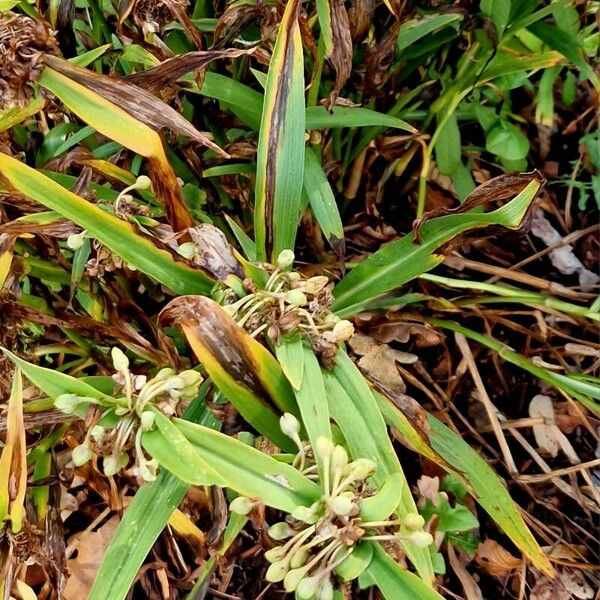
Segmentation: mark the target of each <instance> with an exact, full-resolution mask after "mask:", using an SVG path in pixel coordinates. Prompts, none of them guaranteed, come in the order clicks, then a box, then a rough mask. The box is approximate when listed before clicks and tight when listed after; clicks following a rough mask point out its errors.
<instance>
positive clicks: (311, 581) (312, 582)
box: [296, 576, 319, 600]
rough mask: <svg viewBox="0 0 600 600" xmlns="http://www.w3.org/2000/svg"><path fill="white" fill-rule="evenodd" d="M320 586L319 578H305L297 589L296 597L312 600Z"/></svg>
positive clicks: (301, 599)
mask: <svg viewBox="0 0 600 600" xmlns="http://www.w3.org/2000/svg"><path fill="white" fill-rule="evenodd" d="M318 585H319V578H318V577H315V576H313V577H305V578H304V579H302V580H300V583H299V584H298V587H296V596H297V597H298V598H299V599H300V600H310V598H312V597H313V596H314V595H315V594H316V592H317V587H318Z"/></svg>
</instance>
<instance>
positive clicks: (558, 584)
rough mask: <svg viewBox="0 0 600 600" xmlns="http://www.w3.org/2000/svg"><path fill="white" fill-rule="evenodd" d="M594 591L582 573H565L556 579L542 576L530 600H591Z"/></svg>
mask: <svg viewBox="0 0 600 600" xmlns="http://www.w3.org/2000/svg"><path fill="white" fill-rule="evenodd" d="M593 597H594V591H593V590H592V588H591V587H590V586H589V585H588V583H587V582H586V581H585V579H584V577H583V575H582V573H581V572H580V571H563V572H561V573H559V575H558V577H556V578H555V579H549V578H548V577H546V576H545V575H543V576H541V577H540V579H538V581H537V582H536V584H535V586H534V587H533V589H532V590H531V596H530V600H571V599H572V598H577V599H578V600H590V599H591V598H593Z"/></svg>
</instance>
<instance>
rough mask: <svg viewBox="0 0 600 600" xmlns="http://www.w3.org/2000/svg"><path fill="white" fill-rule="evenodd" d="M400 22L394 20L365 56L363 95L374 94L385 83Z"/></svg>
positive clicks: (394, 50) (394, 49) (394, 51)
mask: <svg viewBox="0 0 600 600" xmlns="http://www.w3.org/2000/svg"><path fill="white" fill-rule="evenodd" d="M399 29H400V21H398V20H395V21H394V22H393V23H392V26H391V27H390V29H389V30H388V31H387V32H386V34H385V35H384V37H383V39H382V40H381V41H380V42H379V43H378V44H375V45H374V46H373V47H372V49H371V50H370V51H369V53H368V54H367V58H366V65H365V83H364V87H365V93H367V94H369V93H374V92H376V91H377V88H378V87H379V86H380V85H381V84H382V83H384V82H385V80H386V77H387V76H388V73H389V69H388V67H389V66H390V64H391V63H392V60H393V59H394V55H395V53H396V41H397V39H398V31H399Z"/></svg>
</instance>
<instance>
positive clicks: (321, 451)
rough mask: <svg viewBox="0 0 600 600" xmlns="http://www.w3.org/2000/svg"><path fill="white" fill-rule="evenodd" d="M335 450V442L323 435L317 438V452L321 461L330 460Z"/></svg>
mask: <svg viewBox="0 0 600 600" xmlns="http://www.w3.org/2000/svg"><path fill="white" fill-rule="evenodd" d="M333 449H334V446H333V442H332V441H331V440H330V439H329V438H328V437H325V436H323V435H321V436H319V437H318V438H317V443H316V448H315V450H316V452H317V455H318V456H319V457H320V458H321V460H328V459H329V457H330V456H331V454H332V453H333Z"/></svg>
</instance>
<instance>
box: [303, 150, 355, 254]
mask: <svg viewBox="0 0 600 600" xmlns="http://www.w3.org/2000/svg"><path fill="white" fill-rule="evenodd" d="M304 190H305V192H306V195H307V197H308V201H309V203H310V207H311V209H312V211H313V214H314V215H315V219H316V220H317V223H318V224H319V227H320V228H321V231H322V232H323V235H324V236H325V239H326V240H327V241H328V242H329V244H330V245H331V247H332V248H333V250H334V251H335V252H336V254H338V256H343V255H344V252H345V246H346V244H345V241H344V226H343V225H342V219H341V217H340V213H339V210H338V207H337V204H336V202H335V197H334V195H333V191H332V190H331V186H330V185H329V181H327V176H326V175H325V173H324V172H323V168H322V167H321V164H320V161H319V159H318V158H317V155H316V154H315V153H314V152H313V150H312V149H311V148H307V149H306V153H305V155H304Z"/></svg>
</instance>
